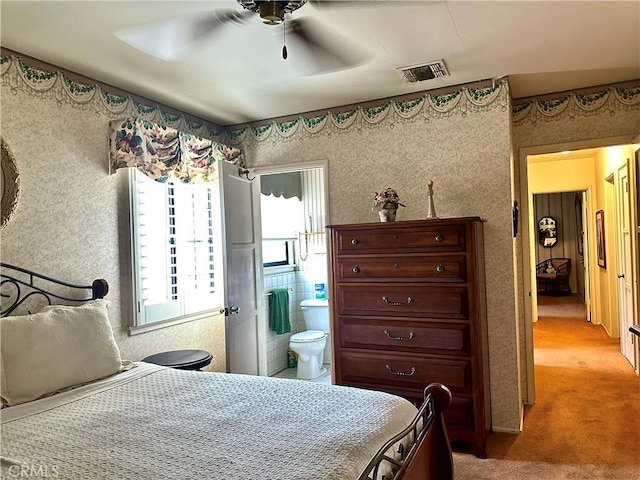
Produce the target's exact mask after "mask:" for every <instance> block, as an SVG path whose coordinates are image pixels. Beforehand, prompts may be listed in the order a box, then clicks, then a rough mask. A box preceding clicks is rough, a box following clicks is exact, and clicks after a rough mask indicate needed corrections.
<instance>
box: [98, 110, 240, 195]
mask: <svg viewBox="0 0 640 480" xmlns="http://www.w3.org/2000/svg"><path fill="white" fill-rule="evenodd" d="M109 127H110V135H109V160H110V170H111V173H114V172H115V171H117V170H118V169H120V168H127V167H135V168H137V169H138V170H140V171H141V172H142V173H144V174H145V175H146V176H148V177H150V178H153V179H154V180H156V181H159V182H170V181H179V182H181V183H201V182H217V180H218V169H217V167H216V162H217V161H226V162H231V163H237V164H240V165H242V164H243V163H244V161H243V159H242V152H241V151H240V150H239V149H237V148H233V147H229V146H227V145H223V144H221V143H217V142H214V141H212V140H208V139H206V138H202V137H197V136H195V135H192V134H189V133H185V132H180V131H178V130H176V129H174V128H169V127H163V126H160V125H158V124H156V123H152V122H149V121H147V120H143V119H140V118H126V119H124V120H116V121H113V122H111V123H110V124H109Z"/></svg>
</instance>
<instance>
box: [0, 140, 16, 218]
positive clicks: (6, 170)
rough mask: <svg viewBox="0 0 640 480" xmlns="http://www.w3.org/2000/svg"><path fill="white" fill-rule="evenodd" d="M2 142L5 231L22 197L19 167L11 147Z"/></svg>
mask: <svg viewBox="0 0 640 480" xmlns="http://www.w3.org/2000/svg"><path fill="white" fill-rule="evenodd" d="M1 142H2V161H1V162H0V167H1V170H2V171H1V175H0V192H1V193H2V218H1V220H0V229H3V228H4V227H5V226H6V225H7V223H8V222H9V219H10V218H11V216H12V215H13V214H14V212H15V211H16V207H17V206H18V197H20V175H18V167H17V165H16V160H15V158H14V157H13V154H12V153H11V150H9V146H8V145H7V144H6V143H5V141H4V139H1Z"/></svg>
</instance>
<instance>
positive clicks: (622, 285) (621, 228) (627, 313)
mask: <svg viewBox="0 0 640 480" xmlns="http://www.w3.org/2000/svg"><path fill="white" fill-rule="evenodd" d="M616 175H617V177H618V178H617V179H616V183H615V184H616V198H617V203H618V235H617V236H618V302H619V310H618V311H619V313H620V350H621V352H622V355H624V357H625V358H626V359H627V360H628V361H629V363H631V365H633V366H634V368H635V350H634V345H633V334H632V333H631V332H629V327H630V326H631V325H633V323H634V322H633V318H632V317H633V261H632V253H631V241H632V240H631V234H632V231H631V211H630V205H631V203H630V191H629V164H628V162H625V163H624V165H622V166H621V167H619V168H618V171H617V174H616Z"/></svg>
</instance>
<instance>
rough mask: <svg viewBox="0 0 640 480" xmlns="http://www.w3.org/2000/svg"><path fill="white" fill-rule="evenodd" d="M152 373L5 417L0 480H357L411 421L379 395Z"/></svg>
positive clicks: (403, 406) (144, 368) (407, 412)
mask: <svg viewBox="0 0 640 480" xmlns="http://www.w3.org/2000/svg"><path fill="white" fill-rule="evenodd" d="M150 367H151V366H149V365H147V364H140V366H139V367H138V368H134V369H133V370H132V371H131V372H125V373H123V374H120V375H124V377H123V378H124V380H120V381H118V382H116V383H113V384H110V385H108V386H104V387H102V388H98V389H95V390H88V391H87V392H86V393H82V394H80V393H78V392H66V393H65V394H59V395H61V397H63V398H66V400H64V401H62V400H60V399H56V398H55V397H57V395H56V396H54V397H52V398H50V399H43V400H37V401H35V402H31V403H32V404H33V405H28V404H27V405H23V406H17V407H11V408H9V409H4V410H2V414H1V415H2V450H1V455H2V462H1V470H2V478H14V477H16V478H19V477H21V476H22V477H24V476H25V475H24V474H22V475H20V474H18V475H16V473H18V472H19V470H18V469H21V470H22V471H23V472H25V471H26V472H27V473H28V474H29V475H27V476H30V477H31V478H34V477H37V476H38V475H36V474H39V476H40V477H48V478H52V477H55V478H59V479H77V480H91V479H118V480H128V479H131V480H134V479H135V480H146V479H148V480H160V479H189V480H192V479H211V480H214V479H221V480H278V479H280V480H321V479H333V480H352V479H357V477H358V475H359V474H360V472H361V470H362V469H363V468H364V467H365V465H366V464H367V462H368V461H369V459H370V458H371V457H372V456H373V454H374V453H375V452H376V451H377V450H378V448H379V447H380V446H381V445H382V444H383V443H384V442H385V441H386V440H388V439H389V438H391V437H392V436H393V435H394V434H396V433H398V432H399V431H400V430H401V429H402V428H403V427H404V426H405V425H407V424H408V423H409V422H410V421H411V420H412V418H413V416H414V415H415V413H416V409H415V407H414V406H413V405H411V404H410V403H409V402H407V401H406V400H403V399H401V398H399V397H395V396H392V395H388V394H385V393H381V392H373V391H366V390H359V389H353V388H348V387H338V386H332V385H325V384H315V383H311V382H304V381H299V380H286V379H275V378H266V377H253V376H246V375H233V374H225V373H205V372H193V371H181V370H173V369H168V368H159V367H155V366H154V367H153V368H150ZM85 388H86V387H81V388H80V389H79V390H81V389H85ZM21 407H22V408H21ZM14 409H16V410H15V411H14V412H12V411H13V410H14ZM15 412H17V413H15Z"/></svg>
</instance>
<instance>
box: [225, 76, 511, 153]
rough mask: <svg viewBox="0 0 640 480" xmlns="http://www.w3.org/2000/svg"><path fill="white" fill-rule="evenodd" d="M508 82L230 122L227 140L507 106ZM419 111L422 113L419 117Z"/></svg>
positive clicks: (335, 130) (336, 130)
mask: <svg viewBox="0 0 640 480" xmlns="http://www.w3.org/2000/svg"><path fill="white" fill-rule="evenodd" d="M508 91H509V85H508V83H507V81H506V80H501V81H499V82H496V83H493V84H492V85H489V86H487V87H481V88H472V87H468V86H465V87H461V88H460V89H459V90H455V91H453V92H449V93H445V94H430V93H423V94H422V95H420V96H419V97H416V98H413V99H410V100H404V99H403V100H396V99H391V100H385V101H384V102H383V103H381V104H380V105H374V106H355V107H353V108H352V109H350V110H345V111H340V112H332V111H328V112H324V113H316V114H310V115H305V116H300V117H298V118H295V119H289V120H286V121H278V120H273V121H271V122H269V123H266V124H263V125H259V126H252V125H246V124H245V125H240V126H230V127H227V129H226V134H227V137H228V142H229V143H230V144H232V145H238V144H240V143H243V142H248V143H260V142H264V141H267V140H270V141H271V142H273V143H278V142H280V141H288V140H291V139H294V138H298V139H300V140H302V139H303V138H305V137H310V136H314V135H318V134H324V135H327V136H329V137H330V136H331V135H333V134H340V133H342V132H346V131H350V130H352V129H354V128H355V129H357V130H359V131H360V130H363V129H370V128H377V127H379V126H381V125H383V124H385V125H390V126H391V128H393V125H394V124H396V123H405V122H414V121H416V119H419V118H422V119H423V121H424V122H425V123H428V122H429V120H430V119H431V118H442V117H451V116H453V115H461V116H463V117H465V116H466V115H467V114H468V113H469V112H472V111H484V110H487V109H492V108H500V109H502V110H505V111H506V110H507V109H508V108H509V105H508V95H504V93H505V92H506V93H508ZM420 115H421V117H420Z"/></svg>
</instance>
